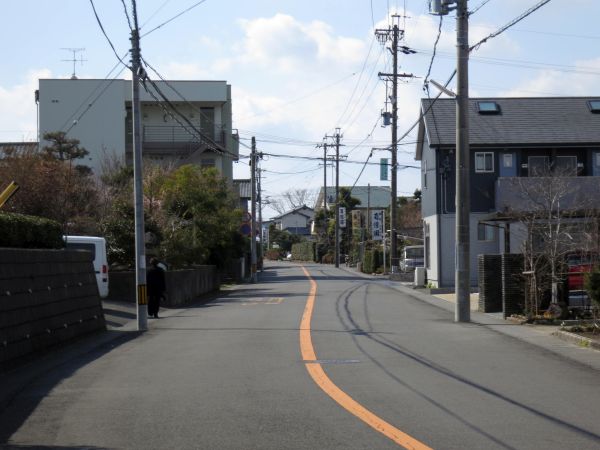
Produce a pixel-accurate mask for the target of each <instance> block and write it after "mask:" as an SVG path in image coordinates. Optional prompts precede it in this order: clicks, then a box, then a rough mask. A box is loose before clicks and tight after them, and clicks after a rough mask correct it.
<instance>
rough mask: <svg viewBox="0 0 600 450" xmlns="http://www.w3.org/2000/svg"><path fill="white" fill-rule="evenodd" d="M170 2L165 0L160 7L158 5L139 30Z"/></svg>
mask: <svg viewBox="0 0 600 450" xmlns="http://www.w3.org/2000/svg"><path fill="white" fill-rule="evenodd" d="M170 2H171V0H165V1H164V2H163V3H162V5H160V6H159V7H158V8H157V9H156V10H155V11H154V12H153V13H152V14H150V16H149V17H148V18H147V19H146V21H145V22H144V23H143V24H142V26H141V27H140V30H141V29H142V28H144V27H145V26H146V24H147V23H148V22H150V21H151V20H152V19H153V18H154V17H155V16H156V15H157V14H158V13H159V12H160V11H161V10H162V9H163V8H164V7H165V6H167V4H169V3H170Z"/></svg>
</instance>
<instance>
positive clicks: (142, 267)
mask: <svg viewBox="0 0 600 450" xmlns="http://www.w3.org/2000/svg"><path fill="white" fill-rule="evenodd" d="M131 4H132V8H133V22H134V28H133V30H131V39H130V40H131V89H132V95H131V107H132V108H131V109H132V114H133V180H134V184H133V195H134V209H135V282H136V286H137V290H136V304H137V306H136V309H137V327H138V330H140V331H143V330H147V329H148V307H147V305H148V295H147V291H146V242H145V236H144V192H143V184H142V171H143V168H142V139H141V136H142V135H141V117H142V116H141V103H140V72H141V63H140V60H141V56H140V35H139V28H138V20H137V9H136V4H135V0H132V2H131Z"/></svg>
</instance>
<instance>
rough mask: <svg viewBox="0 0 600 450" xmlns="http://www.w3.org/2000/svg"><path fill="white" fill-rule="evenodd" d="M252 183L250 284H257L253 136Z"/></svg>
mask: <svg viewBox="0 0 600 450" xmlns="http://www.w3.org/2000/svg"><path fill="white" fill-rule="evenodd" d="M250 180H251V181H250V183H251V184H252V198H251V206H250V211H251V212H250V214H251V216H252V218H251V219H250V229H251V231H250V282H251V283H256V138H255V137H254V136H252V152H251V154H250Z"/></svg>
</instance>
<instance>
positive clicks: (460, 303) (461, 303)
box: [454, 0, 471, 322]
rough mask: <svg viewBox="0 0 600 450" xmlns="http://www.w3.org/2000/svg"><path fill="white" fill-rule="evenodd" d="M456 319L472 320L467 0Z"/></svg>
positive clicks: (461, 10) (461, 16)
mask: <svg viewBox="0 0 600 450" xmlns="http://www.w3.org/2000/svg"><path fill="white" fill-rule="evenodd" d="M456 57H457V65H456V75H457V90H456V272H455V286H456V309H455V312H454V320H455V321H456V322H469V321H470V320H471V317H470V315H471V308H470V307H471V301H470V296H471V289H470V286H471V280H470V278H471V277H470V261H469V260H470V254H471V251H470V250H471V249H470V242H469V238H470V230H469V219H470V215H471V214H470V212H471V193H470V180H469V175H470V169H471V167H470V165H471V164H470V161H469V154H470V151H469V11H468V10H467V0H458V1H457V8H456Z"/></svg>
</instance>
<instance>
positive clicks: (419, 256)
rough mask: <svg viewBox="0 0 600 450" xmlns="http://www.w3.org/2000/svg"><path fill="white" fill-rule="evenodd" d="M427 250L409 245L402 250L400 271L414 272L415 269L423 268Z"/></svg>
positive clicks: (419, 246) (420, 246)
mask: <svg viewBox="0 0 600 450" xmlns="http://www.w3.org/2000/svg"><path fill="white" fill-rule="evenodd" d="M424 254H425V249H424V247H423V246H422V245H408V246H406V247H404V249H403V250H402V257H401V259H400V270H401V271H402V272H412V271H414V270H415V267H423V264H424V262H425V257H424Z"/></svg>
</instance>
